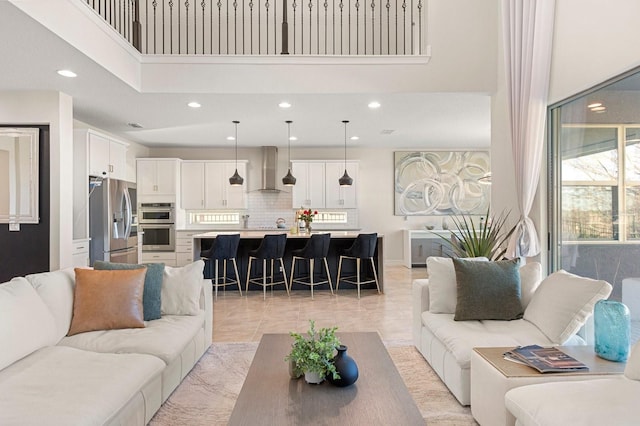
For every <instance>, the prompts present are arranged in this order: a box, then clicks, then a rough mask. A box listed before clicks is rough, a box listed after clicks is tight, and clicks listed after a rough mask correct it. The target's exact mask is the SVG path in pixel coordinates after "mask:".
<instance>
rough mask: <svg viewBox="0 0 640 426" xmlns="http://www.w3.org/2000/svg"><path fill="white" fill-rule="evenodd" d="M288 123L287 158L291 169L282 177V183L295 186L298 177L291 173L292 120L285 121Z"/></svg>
mask: <svg viewBox="0 0 640 426" xmlns="http://www.w3.org/2000/svg"><path fill="white" fill-rule="evenodd" d="M285 123H287V143H288V148H287V159H288V160H289V161H288V163H287V166H288V167H289V171H288V172H287V175H286V176H285V177H283V178H282V184H283V185H284V186H293V185H295V184H296V178H295V177H294V176H293V175H292V174H291V123H292V121H291V120H287V121H285Z"/></svg>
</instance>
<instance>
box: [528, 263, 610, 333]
mask: <svg viewBox="0 0 640 426" xmlns="http://www.w3.org/2000/svg"><path fill="white" fill-rule="evenodd" d="M611 290H612V287H611V284H609V283H608V282H606V281H602V280H594V279H591V278H585V277H580V276H578V275H574V274H571V273H569V272H566V271H563V270H560V271H557V272H554V273H553V274H551V275H549V276H548V277H547V278H545V279H544V280H543V281H542V282H541V283H540V286H539V287H538V289H537V290H536V292H535V293H534V294H533V298H532V299H531V302H530V303H529V306H527V309H525V311H524V319H526V320H527V321H529V322H531V323H533V324H534V325H535V326H536V327H538V328H539V329H540V331H542V332H543V333H544V334H545V335H546V336H547V337H548V338H549V340H551V341H552V342H553V343H554V344H560V345H561V344H563V343H564V342H566V341H567V340H568V339H569V338H570V337H571V336H573V335H574V334H575V333H576V332H577V331H578V330H579V329H580V327H582V326H583V325H584V323H585V321H586V320H587V318H589V316H591V314H593V308H594V306H595V304H596V302H597V301H598V300H601V299H606V298H607V297H609V294H611Z"/></svg>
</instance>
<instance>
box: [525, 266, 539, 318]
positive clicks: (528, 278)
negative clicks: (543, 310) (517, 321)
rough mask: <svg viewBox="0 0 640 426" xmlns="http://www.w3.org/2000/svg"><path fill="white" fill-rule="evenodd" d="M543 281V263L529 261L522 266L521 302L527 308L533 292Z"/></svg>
mask: <svg viewBox="0 0 640 426" xmlns="http://www.w3.org/2000/svg"><path fill="white" fill-rule="evenodd" d="M541 282H542V265H541V264H540V262H528V263H526V264H524V265H522V266H521V267H520V303H522V309H527V306H529V302H531V298H532V297H533V294H534V293H535V292H536V290H537V289H538V286H539V285H540V283H541Z"/></svg>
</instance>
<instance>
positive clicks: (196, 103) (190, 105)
mask: <svg viewBox="0 0 640 426" xmlns="http://www.w3.org/2000/svg"><path fill="white" fill-rule="evenodd" d="M187 106H188V107H190V108H200V107H201V106H202V105H200V104H199V103H198V102H189V103H188V104H187Z"/></svg>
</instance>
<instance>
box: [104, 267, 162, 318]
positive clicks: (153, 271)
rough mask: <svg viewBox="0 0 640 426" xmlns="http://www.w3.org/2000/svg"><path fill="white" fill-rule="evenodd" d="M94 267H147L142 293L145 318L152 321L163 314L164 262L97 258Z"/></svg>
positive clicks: (114, 268) (115, 268) (112, 268)
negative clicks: (138, 262) (116, 261)
mask: <svg viewBox="0 0 640 426" xmlns="http://www.w3.org/2000/svg"><path fill="white" fill-rule="evenodd" d="M93 268H94V269H106V270H117V269H140V268H147V274H146V275H145V278H144V292H143V293H142V310H143V312H144V320H145V321H151V320H155V319H159V318H160V317H161V316H162V315H161V311H160V307H161V299H160V294H161V293H162V277H163V275H164V263H147V264H144V265H136V264H131V263H111V262H103V261H101V260H96V261H95V263H94V264H93Z"/></svg>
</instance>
